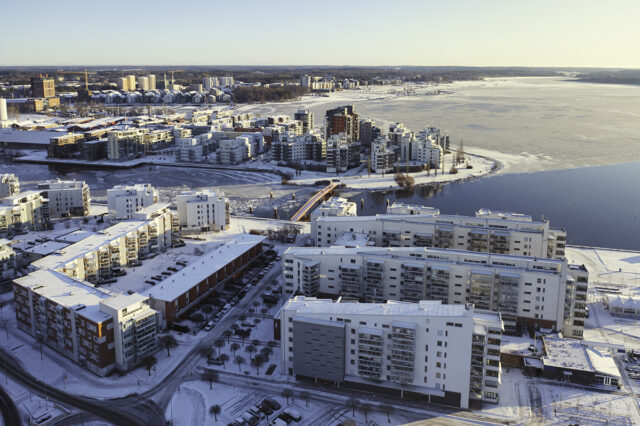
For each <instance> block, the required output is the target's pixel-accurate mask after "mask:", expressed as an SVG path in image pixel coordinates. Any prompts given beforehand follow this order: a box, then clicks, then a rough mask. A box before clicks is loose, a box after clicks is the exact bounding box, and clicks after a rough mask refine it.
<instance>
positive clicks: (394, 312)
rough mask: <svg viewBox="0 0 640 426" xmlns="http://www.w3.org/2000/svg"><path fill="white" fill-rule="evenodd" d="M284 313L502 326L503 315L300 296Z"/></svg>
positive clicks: (432, 303)
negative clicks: (489, 321) (451, 320)
mask: <svg viewBox="0 0 640 426" xmlns="http://www.w3.org/2000/svg"><path fill="white" fill-rule="evenodd" d="M282 310H294V311H296V312H297V313H298V314H304V313H309V314H319V313H324V314H336V315H340V314H343V315H346V314H350V315H381V316H383V315H391V316H422V317H433V316H440V317H469V316H473V317H474V318H475V317H476V316H477V315H478V314H479V315H480V316H482V317H483V319H484V318H485V317H486V318H492V319H493V320H494V321H495V322H497V323H499V322H500V314H498V313H492V312H475V310H474V309H473V308H468V307H466V306H465V305H444V304H442V302H441V301H439V300H421V301H419V302H418V303H408V302H398V301H392V300H389V301H387V302H386V303H358V302H341V303H338V302H334V301H332V300H331V299H316V298H315V297H305V296H296V297H294V298H292V299H289V301H287V303H285V305H284V306H283V308H282Z"/></svg>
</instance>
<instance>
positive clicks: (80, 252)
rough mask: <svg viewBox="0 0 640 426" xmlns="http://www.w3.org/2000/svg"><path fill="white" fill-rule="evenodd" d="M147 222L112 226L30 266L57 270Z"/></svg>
mask: <svg viewBox="0 0 640 426" xmlns="http://www.w3.org/2000/svg"><path fill="white" fill-rule="evenodd" d="M146 224H147V221H145V220H127V221H123V222H120V223H117V224H116V225H113V226H111V227H109V228H107V229H105V230H104V231H101V232H98V233H97V234H96V235H92V236H90V237H88V238H85V239H83V240H82V241H79V242H77V243H75V244H71V245H70V246H68V247H66V248H64V249H62V250H60V251H59V252H58V253H53V254H51V255H49V256H47V257H43V258H42V259H39V260H37V261H35V262H33V263H32V265H33V266H34V267H36V268H39V269H58V268H61V267H63V266H65V265H67V264H68V263H69V262H71V261H73V260H75V259H77V258H79V257H81V256H84V255H86V254H87V253H90V252H92V251H95V250H97V249H99V248H100V247H102V246H105V245H107V244H110V243H111V242H112V241H114V240H115V239H117V238H120V237H122V236H125V235H127V234H129V233H131V232H133V231H136V230H137V229H139V228H141V227H143V226H145V225H146Z"/></svg>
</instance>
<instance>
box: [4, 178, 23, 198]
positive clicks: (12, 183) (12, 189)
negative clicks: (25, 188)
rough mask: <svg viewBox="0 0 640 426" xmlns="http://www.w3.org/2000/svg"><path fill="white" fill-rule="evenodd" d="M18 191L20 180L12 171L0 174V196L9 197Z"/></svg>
mask: <svg viewBox="0 0 640 426" xmlns="http://www.w3.org/2000/svg"><path fill="white" fill-rule="evenodd" d="M18 192H20V181H19V180H18V178H17V177H16V175H14V174H13V173H5V174H3V175H1V176H0V198H4V197H9V196H11V195H14V194H17V193H18Z"/></svg>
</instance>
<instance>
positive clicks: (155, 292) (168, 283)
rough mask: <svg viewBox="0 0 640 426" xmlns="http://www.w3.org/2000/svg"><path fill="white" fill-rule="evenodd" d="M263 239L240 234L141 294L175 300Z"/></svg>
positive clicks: (159, 298)
mask: <svg viewBox="0 0 640 426" xmlns="http://www.w3.org/2000/svg"><path fill="white" fill-rule="evenodd" d="M264 239H265V237H262V236H260V235H251V234H241V235H239V236H237V237H234V238H232V239H230V240H228V241H226V242H224V243H222V244H220V245H219V246H218V247H216V248H215V249H213V250H211V251H209V252H207V253H205V254H203V255H202V256H200V257H199V258H197V259H196V260H195V261H193V262H191V263H189V264H188V265H187V266H185V267H184V268H182V269H180V270H179V271H178V272H176V273H175V274H173V275H170V276H169V277H167V278H166V279H165V280H163V281H160V282H159V283H158V284H156V285H155V286H154V287H151V288H149V289H147V290H144V291H143V293H142V294H144V295H146V296H149V298H153V299H157V300H164V301H172V300H175V299H176V298H178V296H180V295H182V294H184V293H185V292H186V291H188V290H189V289H191V288H192V287H193V286H194V285H195V284H197V283H199V282H201V281H203V280H205V279H206V278H208V277H209V276H210V275H212V274H213V273H215V272H216V271H218V270H220V269H221V268H222V267H224V266H226V265H227V264H228V263H229V262H231V261H232V260H235V259H236V258H238V257H239V256H241V255H242V254H244V253H245V252H247V251H249V250H250V249H251V248H253V247H255V246H256V245H258V244H259V243H261V242H262V241H263V240H264Z"/></svg>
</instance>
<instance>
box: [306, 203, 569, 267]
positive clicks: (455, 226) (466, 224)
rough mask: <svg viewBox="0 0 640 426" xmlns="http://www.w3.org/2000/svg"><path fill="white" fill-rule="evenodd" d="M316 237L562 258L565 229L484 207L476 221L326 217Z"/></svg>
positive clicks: (321, 242)
mask: <svg viewBox="0 0 640 426" xmlns="http://www.w3.org/2000/svg"><path fill="white" fill-rule="evenodd" d="M314 230H315V232H314V233H312V235H311V236H312V238H313V239H314V241H315V242H316V245H317V246H330V245H332V244H333V243H334V241H336V240H337V239H338V238H339V237H340V235H342V234H343V233H345V232H354V233H360V234H365V235H367V236H368V237H369V239H370V240H371V241H372V243H373V244H374V245H376V246H379V247H414V246H415V247H437V248H445V249H455V250H469V251H477V252H487V253H499V254H510V255H515V256H534V257H549V258H556V259H559V258H562V257H564V250H565V244H566V238H567V237H566V232H565V231H564V230H563V229H553V228H550V227H549V222H548V221H544V222H534V221H532V219H531V217H530V216H525V215H521V214H517V213H506V212H495V211H490V210H484V209H481V210H479V211H478V212H477V213H476V216H475V217H471V216H459V215H441V214H439V213H438V214H436V213H435V211H434V212H433V214H420V215H399V214H395V215H394V214H386V215H377V216H358V217H351V216H350V217H321V218H319V219H318V220H317V226H316V227H315V228H314Z"/></svg>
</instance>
